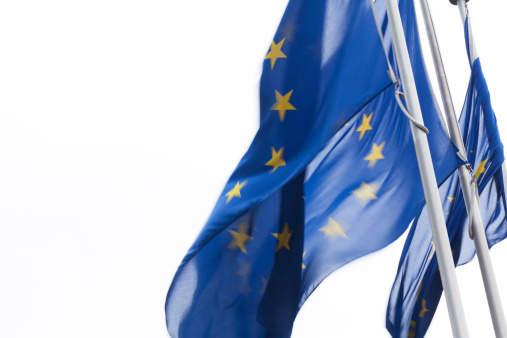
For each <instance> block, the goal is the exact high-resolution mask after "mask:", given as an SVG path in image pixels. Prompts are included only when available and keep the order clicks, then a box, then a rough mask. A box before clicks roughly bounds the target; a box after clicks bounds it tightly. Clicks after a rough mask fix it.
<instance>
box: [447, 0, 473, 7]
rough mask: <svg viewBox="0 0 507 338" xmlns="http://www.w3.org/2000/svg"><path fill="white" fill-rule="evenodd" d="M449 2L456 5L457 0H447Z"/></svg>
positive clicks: (467, 0) (466, 0)
mask: <svg viewBox="0 0 507 338" xmlns="http://www.w3.org/2000/svg"><path fill="white" fill-rule="evenodd" d="M469 1H470V0H465V2H469ZM449 2H450V3H451V4H453V5H455V6H456V5H458V0H449Z"/></svg>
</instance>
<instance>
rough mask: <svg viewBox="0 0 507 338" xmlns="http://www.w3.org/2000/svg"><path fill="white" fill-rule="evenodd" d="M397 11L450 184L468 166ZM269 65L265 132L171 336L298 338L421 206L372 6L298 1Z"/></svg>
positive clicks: (225, 203) (409, 27)
mask: <svg viewBox="0 0 507 338" xmlns="http://www.w3.org/2000/svg"><path fill="white" fill-rule="evenodd" d="M377 6H378V7H377V8H378V11H379V13H378V14H379V17H380V21H381V23H382V27H383V30H384V33H385V36H386V38H385V41H384V43H385V45H386V47H387V48H388V53H389V55H390V56H391V62H392V50H391V47H390V46H391V41H390V36H389V34H387V33H386V32H385V31H386V27H387V18H386V13H385V5H384V4H383V3H382V2H381V1H378V4H377ZM400 10H401V13H402V15H403V17H404V19H405V34H406V36H407V43H408V44H409V50H410V51H411V61H412V65H413V69H414V73H415V79H416V84H417V88H418V93H419V97H420V98H421V101H422V105H423V109H422V110H423V112H424V113H425V117H424V119H425V120H424V123H425V125H426V126H427V127H428V129H429V130H430V134H429V135H430V148H431V150H432V156H433V160H434V165H435V169H436V173H437V178H438V180H439V182H442V181H443V180H444V179H445V178H446V177H447V176H448V175H450V174H451V172H452V171H453V170H454V169H455V168H456V167H457V165H458V164H459V163H458V162H459V160H458V158H457V156H456V154H455V151H456V148H455V147H454V146H453V145H452V143H451V142H450V139H449V137H448V136H447V134H446V132H445V130H444V128H443V126H442V124H441V122H440V120H439V118H438V114H437V111H436V108H435V105H434V102H433V99H432V93H431V91H430V88H429V85H428V81H427V78H426V74H425V70H424V67H423V62H422V57H421V51H420V46H419V40H418V35H417V28H416V24H415V18H414V9H413V4H412V1H401V4H400ZM264 62H265V64H264V70H263V74H262V78H261V89H260V100H261V105H260V106H261V125H260V128H259V131H258V132H257V135H256V136H255V138H254V140H253V142H252V144H251V146H250V149H249V150H248V151H247V153H246V154H245V155H244V157H243V159H242V160H241V161H240V163H239V165H238V167H237V168H236V170H235V171H234V172H233V174H232V175H231V177H230V179H229V181H228V182H227V184H226V186H225V189H224V190H223V192H222V194H221V196H220V198H219V199H218V202H217V204H216V206H215V208H214V210H213V212H212V214H211V216H210V218H209V220H208V222H207V223H206V225H205V227H204V229H203V230H202V232H201V234H200V235H199V237H198V238H197V240H196V242H195V243H194V245H193V246H192V247H191V248H190V250H189V251H188V253H187V255H186V256H185V258H184V260H183V262H182V263H181V265H180V267H179V268H178V271H177V272H176V275H175V277H174V280H173V282H172V284H171V287H170V289H169V292H168V295H167V301H166V319H167V327H168V331H169V333H170V335H171V336H172V337H288V336H290V333H291V330H292V325H293V321H294V318H295V316H296V315H297V312H298V310H299V308H300V307H301V306H302V304H303V303H304V301H305V300H306V299H307V298H308V296H309V295H310V294H311V293H312V292H313V290H314V289H315V288H316V287H317V286H318V285H319V283H320V282H321V281H322V280H323V279H324V278H325V277H326V276H327V275H329V274H330V273H332V272H333V271H334V270H336V269H337V268H339V267H341V266H343V265H344V264H346V263H348V262H350V261H352V260H354V259H356V258H358V257H361V256H363V255H365V254H368V253H371V252H373V251H375V250H378V249H381V248H383V247H384V246H386V245H388V244H389V243H391V242H392V241H394V240H395V239H396V238H398V237H399V236H400V235H401V234H402V233H403V232H404V231H405V229H406V228H407V226H408V224H409V223H410V221H411V220H412V219H413V217H414V216H415V215H416V213H417V211H418V210H420V208H421V207H422V205H423V191H422V185H421V181H420V177H419V171H418V166H417V160H416V156H415V151H414V146H413V141H412V136H411V132H410V125H409V121H408V120H407V119H406V117H405V116H404V115H403V113H402V112H401V110H400V109H399V107H398V106H397V104H396V101H395V99H394V92H395V88H394V84H393V83H392V82H391V80H390V79H389V77H388V76H387V73H386V70H387V64H386V60H385V56H384V52H383V48H382V44H381V41H380V39H379V36H378V33H377V29H376V26H375V22H374V19H373V15H372V12H371V7H370V1H369V0H361V1H358V0H327V1H324V0H312V1H308V0H292V1H290V2H289V4H288V7H287V9H286V12H285V14H284V16H283V19H282V22H281V24H280V26H279V29H278V31H277V33H276V35H275V37H274V40H273V42H272V43H271V47H270V49H269V51H268V53H267V55H266V60H265V61H264ZM387 210H388V211H389V212H386V211H387Z"/></svg>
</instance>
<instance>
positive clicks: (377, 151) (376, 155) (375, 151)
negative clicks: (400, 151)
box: [364, 141, 386, 168]
mask: <svg viewBox="0 0 507 338" xmlns="http://www.w3.org/2000/svg"><path fill="white" fill-rule="evenodd" d="M385 145H386V142H385V141H384V142H382V144H381V145H379V146H378V145H377V144H376V143H373V145H372V147H371V153H370V154H369V155H368V156H366V157H365V158H364V159H365V160H366V161H370V163H368V168H373V167H374V166H375V163H377V160H381V159H383V158H384V155H382V149H384V146H385Z"/></svg>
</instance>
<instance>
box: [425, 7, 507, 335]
mask: <svg viewBox="0 0 507 338" xmlns="http://www.w3.org/2000/svg"><path fill="white" fill-rule="evenodd" d="M460 2H461V3H462V4H463V6H464V0H460ZM420 3H421V9H422V13H423V17H424V23H425V26H426V32H427V35H428V41H429V43H430V47H431V54H432V56H433V64H434V66H435V72H436V74H437V79H438V86H439V88H440V95H441V96H442V102H443V105H444V111H445V116H446V119H447V124H448V127H449V133H450V136H451V139H452V141H453V142H454V144H456V146H457V147H458V148H459V150H460V151H461V153H462V154H465V156H466V151H465V146H464V144H463V139H462V136H461V132H460V129H459V125H458V120H457V119H456V113H455V110H454V105H453V103H452V98H451V92H450V90H449V84H448V82H447V77H446V75H445V69H444V65H443V62H442V57H441V54H440V48H439V46H438V40H437V36H436V33H435V28H434V27H433V19H432V17H431V12H430V8H429V5H428V1H427V0H420ZM470 37H471V36H470ZM473 45H474V44H473V42H471V46H473ZM474 55H476V52H475V51H472V53H471V55H470V57H471V59H472V62H473V60H474V59H475V57H474ZM458 173H459V180H460V183H461V189H462V190H463V196H464V198H465V205H466V208H467V211H468V214H469V215H470V216H471V218H472V233H473V240H474V243H475V247H476V251H477V258H478V260H479V265H480V268H481V274H482V280H483V283H484V288H485V290H486V297H487V299H488V304H489V311H490V313H491V319H492V321H493V327H494V329H495V334H496V336H497V337H507V325H506V323H505V316H504V313H503V309H502V302H501V300H500V294H499V292H498V286H497V284H496V279H495V273H494V271H493V265H492V263H491V257H490V255H489V247H488V243H487V241H486V235H485V230H484V225H483V222H482V218H481V212H480V208H479V203H478V201H477V198H475V197H478V196H475V193H474V191H472V189H475V187H474V186H472V185H471V184H470V182H471V177H470V172H469V170H468V169H467V167H466V166H465V165H463V166H461V167H460V168H459V169H458ZM470 204H472V205H470ZM471 208H473V210H470V209H471Z"/></svg>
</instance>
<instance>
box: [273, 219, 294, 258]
mask: <svg viewBox="0 0 507 338" xmlns="http://www.w3.org/2000/svg"><path fill="white" fill-rule="evenodd" d="M271 235H273V236H275V238H276V239H277V240H278V243H277V245H276V251H278V250H280V249H281V248H283V247H284V248H286V249H287V250H289V251H290V247H289V241H290V237H291V236H292V232H291V231H289V225H288V224H287V223H285V225H284V226H283V230H282V233H281V234H273V233H272V234H271Z"/></svg>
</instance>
